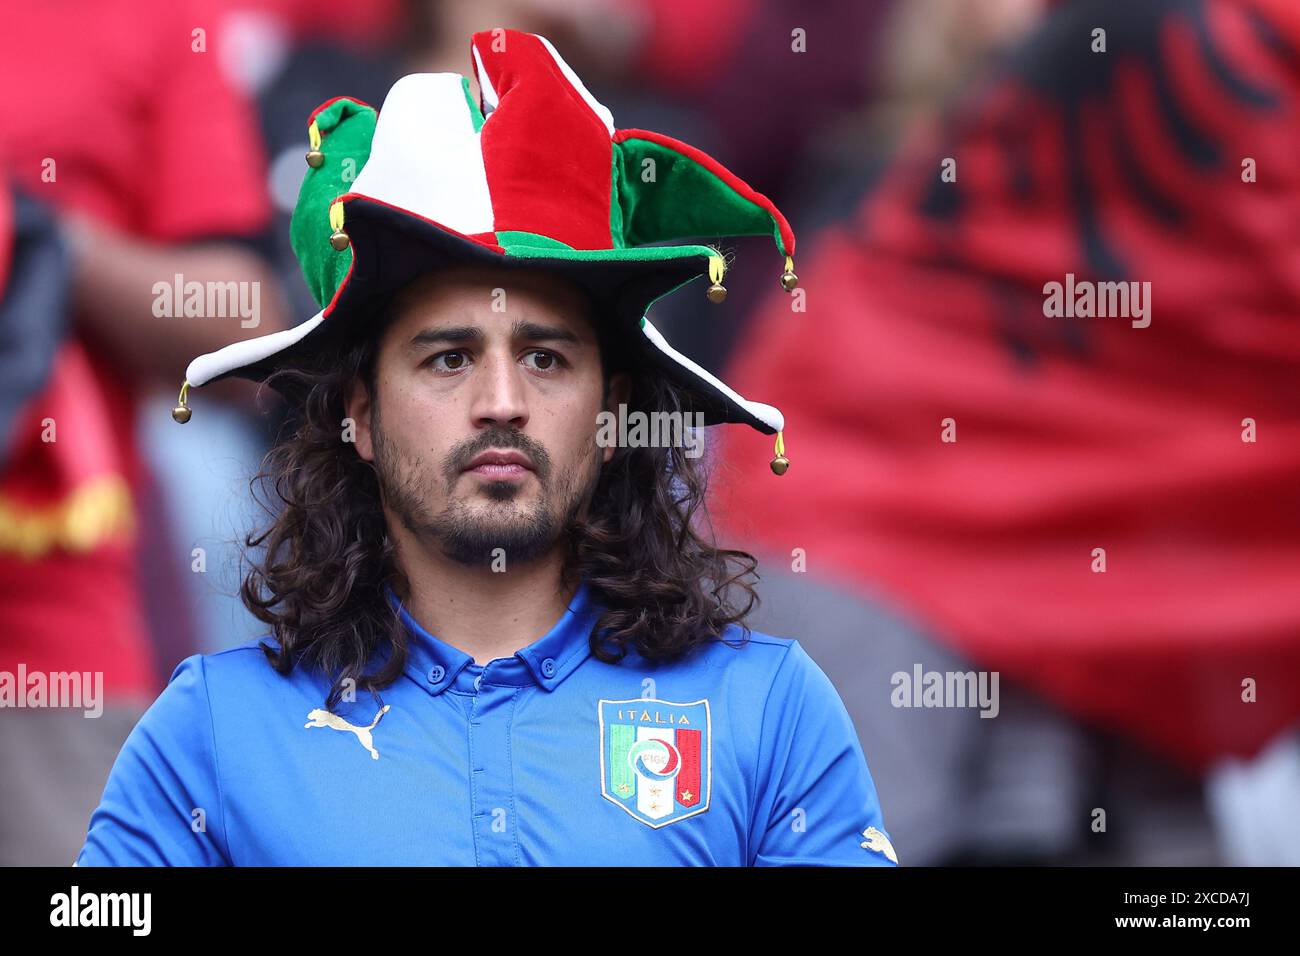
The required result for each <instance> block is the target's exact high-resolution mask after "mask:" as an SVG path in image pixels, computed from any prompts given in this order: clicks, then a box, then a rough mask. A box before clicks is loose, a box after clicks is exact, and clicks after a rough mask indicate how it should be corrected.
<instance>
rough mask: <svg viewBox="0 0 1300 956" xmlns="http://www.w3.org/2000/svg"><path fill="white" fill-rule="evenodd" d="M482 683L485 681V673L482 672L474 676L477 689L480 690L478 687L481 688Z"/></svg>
mask: <svg viewBox="0 0 1300 956" xmlns="http://www.w3.org/2000/svg"><path fill="white" fill-rule="evenodd" d="M482 683H483V675H482V674H479V675H478V677H475V678H474V689H475V690H478V689H479V685H480V684H482Z"/></svg>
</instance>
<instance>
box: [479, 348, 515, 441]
mask: <svg viewBox="0 0 1300 956" xmlns="http://www.w3.org/2000/svg"><path fill="white" fill-rule="evenodd" d="M478 372H479V374H478V375H476V376H475V382H474V388H475V392H474V402H473V410H472V415H473V418H474V424H475V425H487V424H492V423H496V424H502V425H513V426H515V427H516V428H522V427H523V426H524V425H525V424H527V422H528V404H527V398H526V394H525V387H524V380H523V376H524V375H525V374H527V373H526V372H525V371H524V369H523V368H521V367H520V365H519V363H518V362H516V361H515V359H514V356H512V355H506V354H496V353H493V354H490V355H487V356H485V357H484V359H483V364H482V365H481V366H480V368H479V370H478Z"/></svg>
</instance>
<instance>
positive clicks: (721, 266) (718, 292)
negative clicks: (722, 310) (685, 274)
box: [704, 256, 727, 305]
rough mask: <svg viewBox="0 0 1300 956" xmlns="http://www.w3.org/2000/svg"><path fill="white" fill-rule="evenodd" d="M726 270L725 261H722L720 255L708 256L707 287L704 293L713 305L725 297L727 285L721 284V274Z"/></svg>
mask: <svg viewBox="0 0 1300 956" xmlns="http://www.w3.org/2000/svg"><path fill="white" fill-rule="evenodd" d="M726 271H727V266H726V263H724V262H723V261H722V256H709V282H710V285H709V288H708V289H707V290H706V291H705V293H704V294H705V295H707V296H708V297H709V301H710V302H712V303H713V304H714V305H717V304H718V303H719V302H722V301H723V300H724V299H726V297H727V287H726V286H724V285H723V284H722V276H723V274H724V273H725V272H726Z"/></svg>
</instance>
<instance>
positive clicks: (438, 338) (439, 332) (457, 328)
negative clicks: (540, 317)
mask: <svg viewBox="0 0 1300 956" xmlns="http://www.w3.org/2000/svg"><path fill="white" fill-rule="evenodd" d="M510 335H511V338H514V339H524V340H526V341H529V342H567V343H568V344H570V345H581V344H582V339H580V338H579V337H578V335H577V334H576V333H575V332H573V331H571V330H570V329H566V328H563V327H561V326H558V325H542V324H541V323H540V322H527V321H523V320H518V321H516V322H515V324H514V325H513V326H511V328H510ZM483 338H484V335H483V329H482V328H480V327H479V326H477V325H452V326H446V327H444V328H438V329H423V330H421V331H420V332H417V333H416V334H415V335H414V336H412V337H411V341H410V342H409V343H408V344H407V348H409V349H410V350H411V351H419V350H422V349H428V348H433V347H434V346H437V345H444V344H450V345H463V344H466V343H475V344H477V343H480V342H482V341H483Z"/></svg>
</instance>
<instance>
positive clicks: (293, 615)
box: [240, 306, 759, 708]
mask: <svg viewBox="0 0 1300 956" xmlns="http://www.w3.org/2000/svg"><path fill="white" fill-rule="evenodd" d="M387 311H388V307H387V306H385V307H383V312H384V315H385V317H384V318H383V319H382V320H381V322H380V323H379V327H380V329H381V330H382V328H383V327H384V326H386V324H387V322H388V321H389V320H390V319H391V316H389V315H387ZM381 334H382V333H381V332H380V331H376V332H372V334H370V335H369V336H367V337H365V338H364V339H361V340H359V341H352V342H350V343H343V344H341V345H339V346H338V347H337V348H335V349H333V350H330V351H329V353H328V355H327V356H325V357H324V360H321V359H318V360H317V361H315V362H313V363H311V364H310V365H309V366H301V365H300V366H298V367H294V368H285V369H282V370H280V371H278V372H276V373H275V374H274V375H273V376H272V377H271V379H269V380H268V382H269V383H270V384H274V385H275V387H276V389H277V390H278V391H279V392H281V393H282V394H284V395H285V396H286V397H287V398H288V400H289V413H288V418H287V419H286V421H285V423H284V426H283V428H282V429H281V432H280V435H279V437H278V439H277V441H276V443H275V444H274V445H273V447H272V448H271V449H270V451H269V452H267V454H266V456H265V458H264V459H263V461H262V465H261V468H260V470H259V473H258V474H257V475H256V476H254V478H253V479H252V481H251V482H250V487H251V489H252V491H253V496H254V498H255V500H257V501H258V502H259V503H260V504H261V505H262V507H263V508H264V509H265V511H266V513H267V516H268V518H269V523H268V524H267V525H266V526H265V527H264V528H263V529H261V530H259V531H256V532H254V533H251V534H249V535H248V536H247V537H246V538H245V540H244V542H243V543H244V545H245V553H244V560H245V562H246V565H247V573H246V574H245V576H244V580H243V582H242V584H241V586H240V597H241V598H242V600H243V602H244V604H245V605H246V606H247V607H248V609H249V611H251V612H252V614H253V615H254V616H255V617H256V618H257V619H258V620H260V621H262V622H263V623H265V624H268V625H270V627H271V636H272V637H274V639H275V641H276V643H277V644H278V645H279V648H278V649H277V648H274V647H271V646H268V645H267V644H263V645H262V648H263V650H264V652H265V653H266V655H267V658H268V660H269V661H270V662H271V664H272V666H273V667H274V668H275V669H276V670H277V671H278V672H279V673H281V674H288V673H289V672H290V671H291V670H292V669H293V667H294V666H295V664H298V663H301V664H303V665H305V666H308V667H312V668H317V669H319V670H321V671H323V672H324V673H325V674H327V675H333V685H332V687H331V690H330V693H329V696H328V698H327V700H326V706H327V707H329V708H332V707H333V706H334V705H335V704H336V703H337V702H338V701H339V700H340V699H341V695H342V693H343V689H344V687H345V686H347V682H348V681H349V680H351V681H353V682H355V683H354V685H353V686H355V687H356V688H358V689H366V690H369V691H371V692H376V691H378V690H380V689H382V688H384V687H387V686H388V685H390V684H391V683H393V681H395V680H396V679H397V678H398V677H399V676H400V675H401V673H402V670H403V668H404V666H405V663H406V657H407V633H406V629H405V628H404V627H403V626H402V624H401V621H400V618H399V616H398V614H397V612H396V611H395V610H394V609H393V607H392V605H391V604H390V603H389V601H388V600H387V598H386V596H385V593H384V586H385V585H386V584H387V585H389V586H391V587H392V589H393V591H394V592H395V593H396V594H397V595H399V596H400V597H403V598H405V597H407V596H408V595H409V582H407V581H406V580H405V578H404V575H402V573H401V571H400V569H399V568H398V566H397V564H396V562H395V560H394V544H393V541H392V539H391V538H390V536H389V534H388V530H387V526H386V521H385V517H384V512H383V509H382V507H381V503H380V502H381V499H380V490H379V482H378V478H377V475H376V472H375V468H374V466H373V464H372V463H371V462H368V461H366V460H364V459H363V458H361V456H360V455H358V454H357V452H356V449H355V447H354V446H353V445H352V444H351V443H347V442H340V427H341V424H340V423H341V422H342V421H343V419H344V417H345V415H346V412H345V410H344V407H345V406H344V401H345V396H346V395H347V394H348V390H349V389H350V387H351V384H352V382H353V381H354V380H355V379H356V378H357V377H358V376H360V377H361V378H362V380H363V381H364V382H365V384H366V385H367V387H368V388H370V389H371V391H372V394H373V389H374V383H375V368H374V365H375V356H376V351H377V346H378V342H379V339H380V337H381ZM598 337H599V339H600V353H601V364H602V375H603V378H604V383H605V397H606V399H608V396H609V387H610V376H611V375H612V374H613V372H614V371H616V370H619V369H622V370H625V371H627V372H628V374H629V375H630V376H631V379H632V391H631V396H630V400H629V402H628V407H629V409H640V410H643V411H673V412H686V411H689V410H690V408H689V403H688V401H687V400H686V396H685V395H684V393H683V392H682V391H681V389H680V388H679V387H678V386H677V385H675V384H674V383H672V382H669V381H667V380H665V379H663V378H660V377H657V376H654V375H653V374H650V373H648V372H647V371H646V370H644V369H642V368H639V367H638V366H637V365H636V363H633V362H630V361H629V360H628V359H627V356H626V354H625V353H624V352H623V351H622V347H621V346H620V345H619V343H617V342H616V341H613V340H612V339H611V337H610V336H609V334H608V332H607V331H606V330H604V329H598ZM685 452H686V449H685V448H683V447H681V446H672V447H659V448H654V447H619V448H617V449H616V450H615V454H614V456H613V457H612V458H611V460H610V461H609V462H607V463H606V464H604V465H603V467H602V470H601V474H600V477H599V480H598V483H597V485H596V490H595V492H594V495H593V499H592V502H591V505H590V507H589V509H588V514H587V516H586V517H585V518H579V517H575V518H573V519H572V520H571V521H570V522H569V523H568V524H567V525H566V527H565V528H564V530H563V531H562V539H563V542H564V545H565V558H564V563H563V571H562V583H563V584H564V585H565V586H566V587H572V586H574V585H576V584H577V583H578V581H580V580H583V579H585V580H586V581H587V584H588V587H589V588H590V591H591V595H592V598H593V600H595V601H598V602H599V603H601V604H602V605H603V607H604V610H603V613H601V614H600V615H599V617H598V619H597V621H596V624H595V626H594V627H593V629H592V634H591V637H590V641H591V649H592V653H593V655H595V656H596V657H597V658H598V659H600V660H602V661H605V662H608V663H614V662H617V661H619V660H622V659H623V657H625V656H626V655H627V653H628V649H629V648H634V649H635V650H636V651H637V653H639V654H641V655H642V656H644V657H645V658H647V659H650V660H657V661H660V660H674V659H678V658H680V657H683V656H685V655H687V654H689V653H690V652H691V651H692V650H693V649H694V648H696V647H698V646H699V645H701V644H703V643H705V642H707V641H709V640H712V639H721V638H722V635H723V633H724V631H725V630H726V628H727V627H728V625H731V624H737V625H739V626H740V628H741V631H742V643H743V642H745V641H748V638H749V627H748V626H747V625H746V624H745V618H746V617H747V616H748V615H749V614H750V612H751V611H752V609H753V608H754V607H755V605H756V604H757V603H758V600H759V599H758V595H757V594H756V592H755V590H754V587H753V583H752V582H751V580H749V579H750V578H752V579H753V580H754V581H756V580H757V579H758V576H757V573H756V569H757V565H758V562H757V560H756V559H755V558H754V556H753V555H751V554H749V553H748V552H746V551H738V550H729V549H720V548H717V547H715V546H714V545H713V544H712V543H710V540H706V538H707V539H712V537H713V531H712V526H711V524H710V523H709V520H708V511H707V507H706V504H705V499H706V492H707V474H706V470H705V468H704V467H703V465H702V462H703V461H704V458H703V457H698V458H692V457H688V456H687V455H686V454H685ZM259 492H261V494H259ZM733 564H734V565H736V566H735V567H734V568H733ZM733 589H735V590H737V591H739V593H740V600H743V601H744V605H743V607H742V606H740V604H739V601H737V602H736V603H735V604H733V602H732V600H731V591H732V590H733ZM377 650H390V651H391V652H390V653H389V654H388V655H387V659H386V661H385V663H384V665H383V666H382V668H380V669H379V670H378V671H377V672H375V673H366V667H367V664H368V663H369V662H370V660H371V659H372V657H373V656H374V654H375V652H376V651H377Z"/></svg>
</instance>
